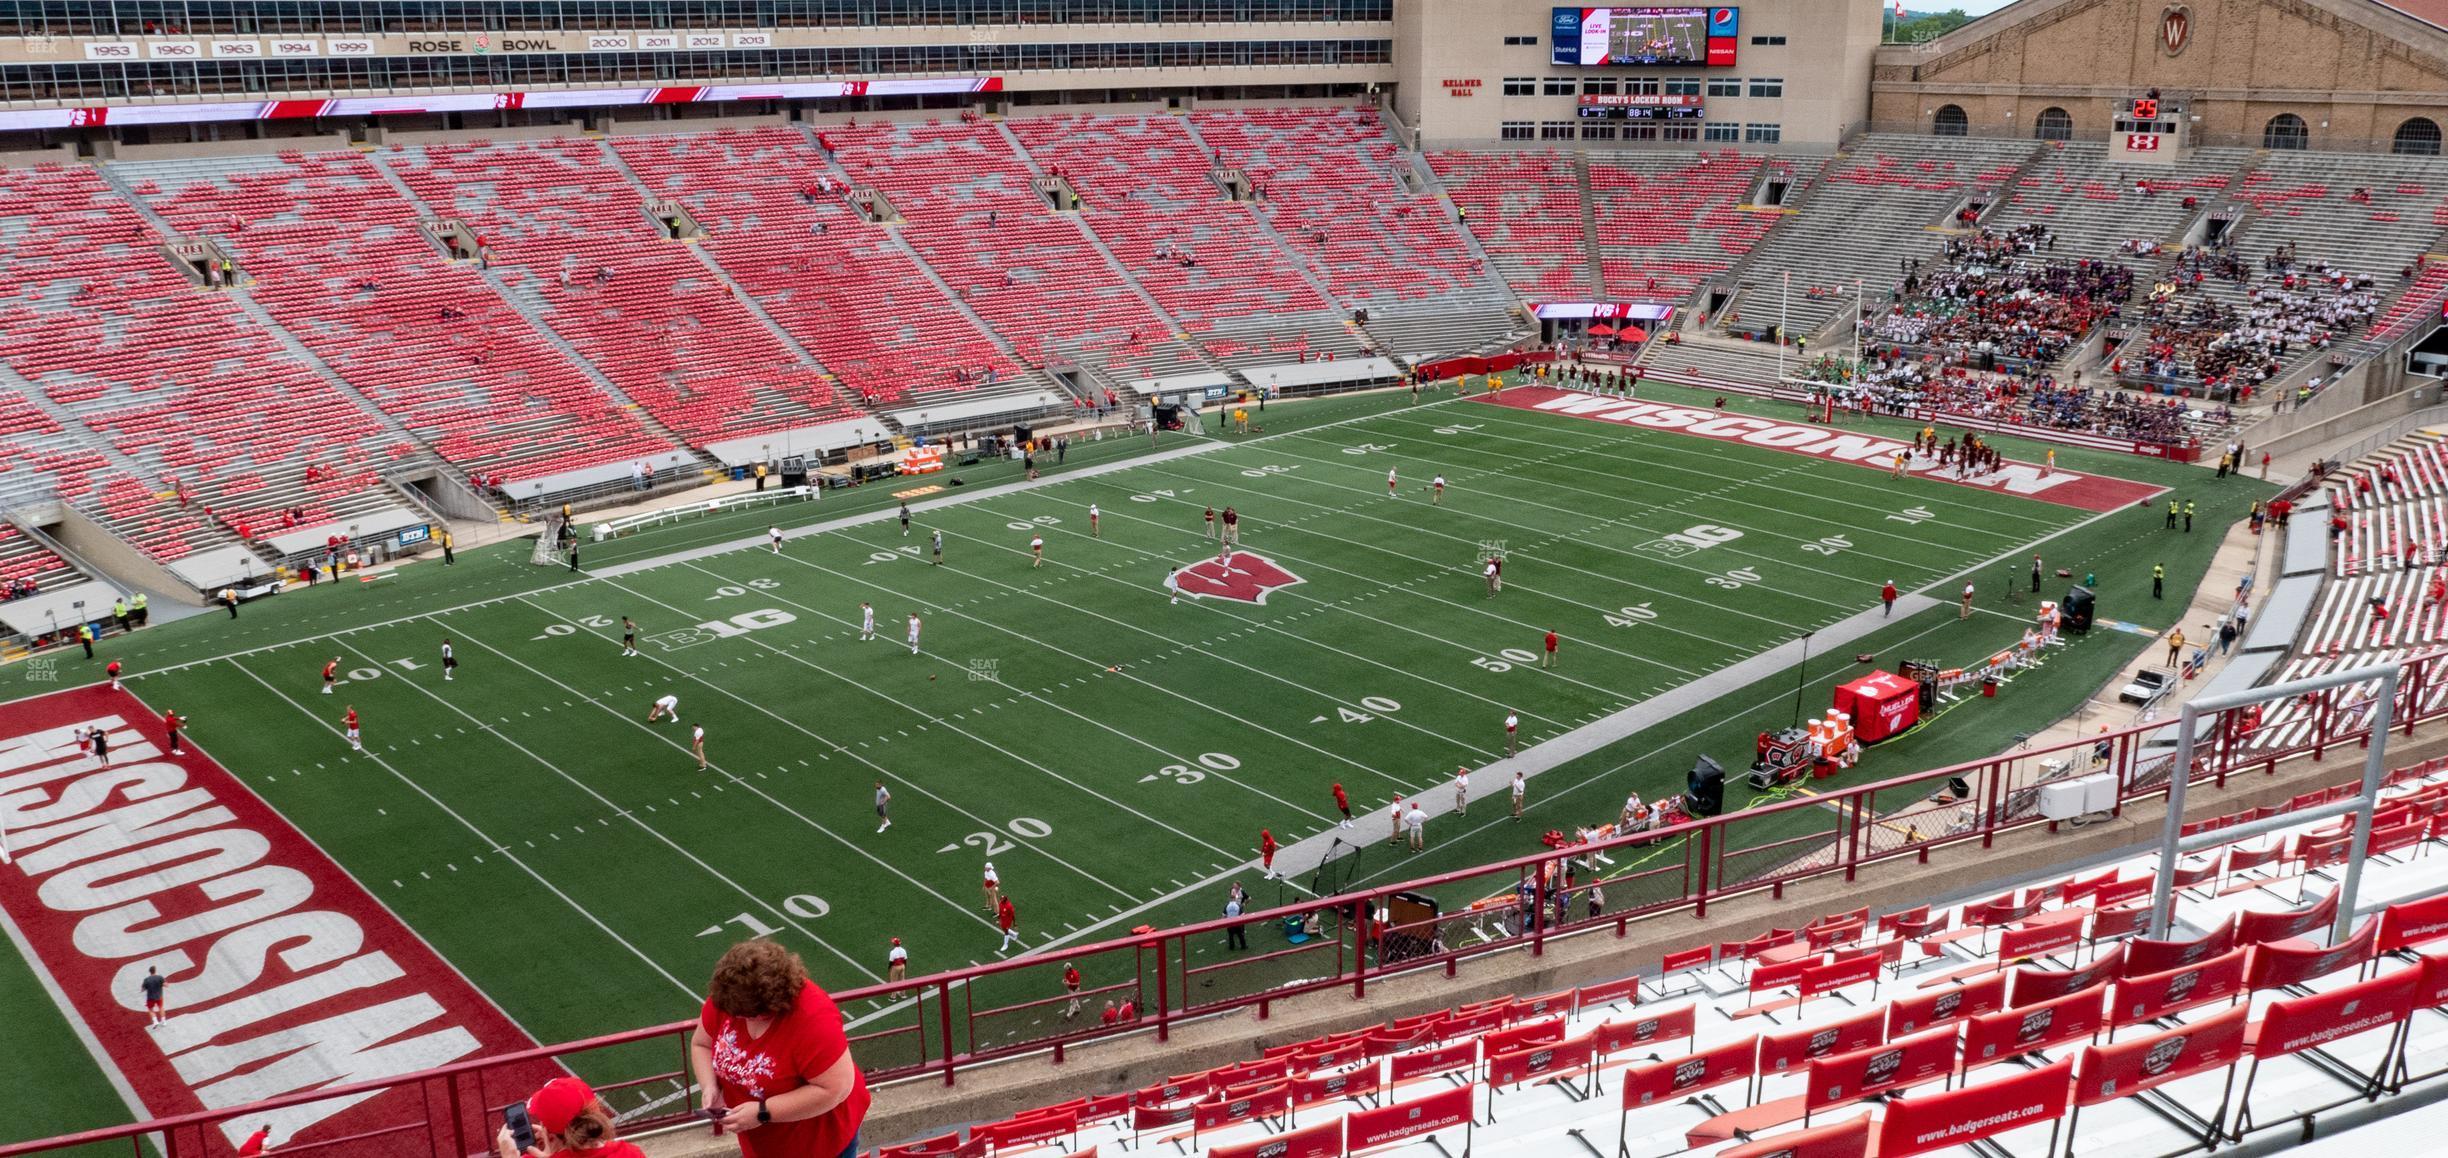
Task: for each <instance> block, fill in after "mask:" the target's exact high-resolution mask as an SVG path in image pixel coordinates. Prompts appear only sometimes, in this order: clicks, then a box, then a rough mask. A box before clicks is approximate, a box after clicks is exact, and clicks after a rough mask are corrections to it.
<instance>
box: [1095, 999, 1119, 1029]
mask: <svg viewBox="0 0 2448 1158" xmlns="http://www.w3.org/2000/svg"><path fill="white" fill-rule="evenodd" d="M1097 1020H1098V1021H1100V1022H1103V1023H1105V1024H1106V1025H1112V1024H1113V1023H1115V1022H1117V1021H1120V1020H1122V1013H1121V1011H1120V1010H1117V1009H1115V1008H1114V1003H1113V1002H1110V1001H1108V1002H1106V1003H1105V1012H1103V1013H1100V1014H1098V1015H1097Z"/></svg>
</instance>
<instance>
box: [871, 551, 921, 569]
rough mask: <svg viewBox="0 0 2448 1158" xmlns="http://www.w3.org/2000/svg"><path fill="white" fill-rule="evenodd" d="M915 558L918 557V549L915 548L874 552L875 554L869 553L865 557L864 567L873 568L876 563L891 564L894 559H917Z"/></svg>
mask: <svg viewBox="0 0 2448 1158" xmlns="http://www.w3.org/2000/svg"><path fill="white" fill-rule="evenodd" d="M917 557H918V548H916V547H895V548H893V549H892V550H890V551H875V552H871V553H870V554H869V555H868V556H867V563H866V566H869V567H873V566H875V565H876V564H878V563H890V562H893V561H894V560H896V559H901V558H910V559H915V558H917Z"/></svg>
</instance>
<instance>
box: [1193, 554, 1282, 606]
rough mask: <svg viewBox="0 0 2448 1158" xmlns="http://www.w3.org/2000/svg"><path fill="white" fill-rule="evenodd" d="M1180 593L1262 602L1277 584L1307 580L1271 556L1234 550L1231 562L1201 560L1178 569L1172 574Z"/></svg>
mask: <svg viewBox="0 0 2448 1158" xmlns="http://www.w3.org/2000/svg"><path fill="white" fill-rule="evenodd" d="M1173 581H1174V582H1175V583H1177V584H1180V586H1181V593H1182V594H1184V595H1190V596H1195V597H1197V598H1200V599H1232V600H1238V601H1240V602H1242V603H1265V602H1266V601H1267V595H1268V593H1270V592H1272V591H1274V590H1276V589H1277V588H1280V587H1290V586H1292V585H1293V584H1295V583H1302V582H1306V580H1304V579H1302V578H1301V577H1300V576H1298V575H1295V574H1293V573H1291V572H1290V571H1286V570H1284V569H1283V568H1282V567H1280V566H1277V565H1276V563H1275V561H1274V560H1273V559H1269V558H1267V557H1266V556H1264V555H1253V554H1250V553H1249V552H1247V551H1235V552H1233V554H1232V561H1231V562H1229V563H1219V562H1217V561H1216V560H1214V559H1203V560H1201V561H1199V562H1196V563H1193V564H1191V565H1189V566H1187V567H1184V568H1182V569H1181V571H1180V572H1179V573H1177V574H1175V575H1174V576H1173Z"/></svg>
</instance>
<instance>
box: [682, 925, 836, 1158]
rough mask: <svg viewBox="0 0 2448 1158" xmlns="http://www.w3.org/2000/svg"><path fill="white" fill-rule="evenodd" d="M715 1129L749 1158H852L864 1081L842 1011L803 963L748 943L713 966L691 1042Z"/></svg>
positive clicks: (772, 947)
mask: <svg viewBox="0 0 2448 1158" xmlns="http://www.w3.org/2000/svg"><path fill="white" fill-rule="evenodd" d="M689 1060H690V1066H691V1068H692V1069H694V1070H695V1071H696V1075H697V1085H698V1087H699V1088H701V1089H703V1090H704V1091H705V1095H704V1097H705V1102H704V1105H705V1108H706V1109H707V1110H709V1111H713V1110H722V1111H723V1113H722V1116H721V1117H720V1118H718V1119H716V1123H715V1128H716V1129H717V1130H719V1131H720V1132H722V1133H725V1134H737V1135H739V1142H740V1152H741V1153H743V1154H745V1155H747V1156H748V1158H837V1156H838V1158H852V1156H854V1155H856V1154H857V1153H858V1132H859V1124H860V1123H861V1122H862V1121H864V1120H865V1119H866V1117H867V1102H868V1095H867V1079H866V1076H865V1075H863V1074H861V1073H859V1070H858V1066H857V1064H856V1063H854V1062H852V1061H851V1060H850V1042H849V1039H848V1038H847V1037H846V1036H844V1034H843V1032H842V1017H841V1011H840V1010H839V1009H836V1008H834V1005H833V999H832V998H831V997H828V996H826V995H825V991H824V990H822V989H819V988H817V987H816V983H815V982H813V981H810V980H808V975H807V966H806V965H804V964H802V963H801V962H800V960H799V955H798V954H796V953H793V952H791V951H790V950H788V949H785V948H783V947H782V946H780V945H777V944H774V943H773V942H771V941H742V942H740V943H739V944H737V945H733V946H731V949H730V951H729V952H726V953H724V954H723V958H722V960H721V961H720V962H719V963H717V964H716V965H715V966H714V980H713V984H712V986H711V987H710V991H709V992H708V994H707V996H706V1003H705V1009H704V1011H703V1012H702V1013H700V1014H699V1015H698V1019H697V1032H696V1034H695V1035H694V1036H693V1037H692V1038H691V1039H690V1042H689Z"/></svg>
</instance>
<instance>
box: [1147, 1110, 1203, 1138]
mask: <svg viewBox="0 0 2448 1158" xmlns="http://www.w3.org/2000/svg"><path fill="white" fill-rule="evenodd" d="M1199 1105H1200V1104H1199V1103H1193V1104H1191V1105H1186V1106H1132V1107H1131V1132H1132V1133H1134V1134H1135V1133H1138V1132H1140V1131H1143V1130H1161V1129H1164V1128H1165V1127H1167V1126H1178V1125H1181V1124H1182V1123H1184V1122H1187V1121H1189V1120H1190V1119H1192V1118H1195V1117H1197V1116H1198V1112H1199Z"/></svg>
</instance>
